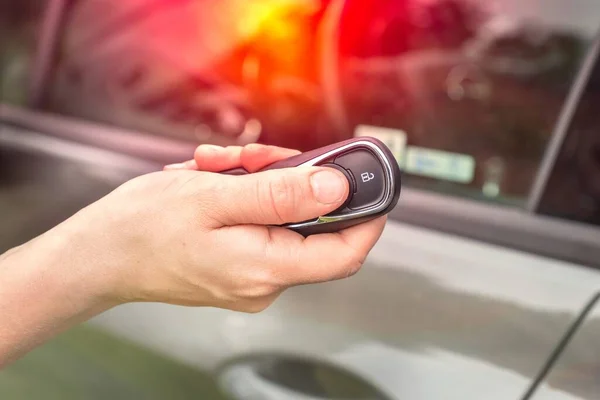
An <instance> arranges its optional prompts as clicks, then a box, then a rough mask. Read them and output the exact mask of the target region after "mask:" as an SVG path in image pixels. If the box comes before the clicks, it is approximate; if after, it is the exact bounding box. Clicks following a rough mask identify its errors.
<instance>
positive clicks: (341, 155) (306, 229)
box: [222, 137, 401, 236]
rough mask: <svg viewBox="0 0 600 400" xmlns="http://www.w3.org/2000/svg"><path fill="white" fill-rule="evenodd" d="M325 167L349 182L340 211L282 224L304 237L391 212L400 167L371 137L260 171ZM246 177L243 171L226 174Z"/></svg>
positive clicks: (272, 165) (398, 186)
mask: <svg viewBox="0 0 600 400" xmlns="http://www.w3.org/2000/svg"><path fill="white" fill-rule="evenodd" d="M302 166H322V167H329V168H335V169H336V170H338V171H340V172H341V173H343V174H344V176H346V179H348V186H349V195H348V198H347V199H346V201H345V203H344V204H343V205H342V206H341V207H339V208H338V209H337V210H335V211H333V212H331V213H329V214H327V215H324V216H321V217H319V218H315V219H312V220H308V221H303V222H298V223H291V224H286V225H283V226H284V227H286V228H289V229H292V230H294V231H296V232H298V233H300V234H302V235H304V236H308V235H313V234H317V233H327V232H337V231H339V230H341V229H345V228H349V227H351V226H354V225H358V224H361V223H363V222H366V221H370V220H372V219H374V218H377V217H379V216H381V215H384V214H387V213H388V212H390V211H391V210H392V209H393V208H394V207H395V206H396V204H397V203H398V198H399V196H400V189H401V182H400V168H399V166H398V162H397V161H396V159H395V158H394V156H393V154H392V153H391V152H390V150H389V149H388V148H387V146H385V145H384V144H383V143H382V142H381V141H379V140H378V139H375V138H372V137H359V138H354V139H350V140H346V141H343V142H339V143H336V144H333V145H329V146H325V147H322V148H319V149H316V150H311V151H308V152H306V153H302V154H299V155H297V156H293V157H290V158H287V159H285V160H281V161H277V162H275V163H273V164H271V165H268V166H267V167H265V168H263V169H262V170H261V171H266V170H271V169H279V168H290V167H302ZM222 173H224V174H230V175H244V174H247V173H248V172H247V171H246V170H245V169H243V168H235V169H231V170H227V171H223V172H222Z"/></svg>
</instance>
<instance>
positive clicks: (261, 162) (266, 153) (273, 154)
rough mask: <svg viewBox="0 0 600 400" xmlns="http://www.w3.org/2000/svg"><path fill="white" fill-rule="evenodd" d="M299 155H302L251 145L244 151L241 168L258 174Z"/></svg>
mask: <svg viewBox="0 0 600 400" xmlns="http://www.w3.org/2000/svg"><path fill="white" fill-rule="evenodd" d="M298 154H300V152H299V151H298V150H292V149H286V148H283V147H277V146H265V145H262V144H249V145H247V146H245V147H244V148H243V150H242V154H241V166H243V167H244V168H245V169H246V171H249V172H256V171H258V170H260V169H263V168H264V167H266V166H267V165H270V164H273V163H274V162H277V161H280V160H283V159H286V158H289V157H292V156H295V155H298Z"/></svg>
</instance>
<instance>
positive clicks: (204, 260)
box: [60, 145, 385, 312]
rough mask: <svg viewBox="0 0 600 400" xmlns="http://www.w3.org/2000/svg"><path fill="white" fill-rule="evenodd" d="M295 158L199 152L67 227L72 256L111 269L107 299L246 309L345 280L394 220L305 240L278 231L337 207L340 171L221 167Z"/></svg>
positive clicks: (279, 152) (274, 151)
mask: <svg viewBox="0 0 600 400" xmlns="http://www.w3.org/2000/svg"><path fill="white" fill-rule="evenodd" d="M295 154H297V152H295V151H293V150H288V149H281V148H276V147H271V146H262V145H249V146H246V147H244V148H241V147H229V148H219V147H214V146H208V145H206V146H200V147H198V149H197V150H196V152H195V157H194V160H190V161H188V162H186V163H183V164H179V165H174V166H168V167H166V168H165V171H163V172H157V173H152V174H149V175H145V176H141V177H139V178H136V179H133V180H132V181H129V182H127V183H125V184H124V185H123V186H121V187H120V188H118V189H117V190H115V191H114V192H113V193H111V194H109V195H108V196H106V197H105V198H103V199H101V200H100V201H98V202H97V203H94V204H93V205H91V206H90V207H88V208H86V209H84V210H82V211H81V212H80V213H78V214H77V215H75V216H74V217H73V218H71V219H70V220H68V221H67V222H66V223H65V224H64V226H63V227H62V228H60V229H62V230H63V231H64V232H70V233H69V237H71V238H72V240H70V241H69V243H70V246H69V250H68V251H70V252H72V254H71V257H70V258H71V259H75V260H86V261H87V263H88V265H87V267H86V270H88V271H90V270H92V271H100V272H101V275H102V276H103V278H104V279H103V280H104V281H105V284H104V285H103V289H102V290H101V292H102V295H103V297H105V298H110V299H113V300H114V299H117V301H118V302H131V301H155V302H165V303H174V304H182V305H193V306H212V307H220V308H226V309H232V310H239V311H245V312H257V311H260V310H263V309H264V308H266V307H267V306H268V305H270V304H271V303H272V302H273V301H274V300H275V298H276V297H277V296H278V295H279V294H280V293H281V292H282V291H283V290H285V289H286V288H289V287H291V286H295V285H301V284H307V283H316V282H324V281H330V280H335V279H341V278H346V277H348V276H350V275H352V274H354V273H356V272H357V271H358V270H359V268H360V267H361V265H362V263H363V261H364V259H365V257H366V256H367V254H368V252H369V251H370V250H371V248H372V247H373V245H374V244H375V242H376V241H377V240H378V238H379V236H380V234H381V232H382V230H383V227H384V223H385V217H382V218H379V219H376V220H373V221H370V222H367V223H365V224H362V225H359V226H355V227H352V228H349V229H346V230H344V231H341V232H338V233H329V234H320V235H313V236H309V237H307V238H304V237H302V236H301V235H299V234H297V233H295V232H293V231H291V230H288V229H285V228H282V227H278V226H273V225H280V224H283V223H289V222H300V221H303V220H307V219H311V218H315V217H318V216H320V215H324V214H327V213H329V212H331V211H333V210H335V209H336V208H338V207H339V206H340V205H341V204H342V203H343V202H344V200H345V198H346V197H347V194H348V184H347V181H346V179H345V178H344V177H343V176H342V175H341V174H340V173H339V172H337V171H335V170H332V169H329V168H323V167H299V168H290V169H280V170H273V171H264V172H258V173H255V174H250V175H244V176H229V175H222V174H216V173H212V172H211V171H221V170H225V169H229V168H235V167H240V166H242V167H244V168H245V169H247V170H248V171H251V172H252V171H257V170H259V169H261V168H263V167H264V166H266V165H268V164H270V163H272V162H275V161H278V160H280V159H283V158H287V157H290V156H292V155H295ZM89 263H93V264H94V265H93V266H90V265H89ZM99 281H102V280H99Z"/></svg>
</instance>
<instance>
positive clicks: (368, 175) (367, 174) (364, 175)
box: [360, 172, 375, 183]
mask: <svg viewBox="0 0 600 400" xmlns="http://www.w3.org/2000/svg"><path fill="white" fill-rule="evenodd" d="M360 179H362V181H363V182H364V183H367V182H369V181H370V180H373V179H375V174H374V173H372V172H363V173H362V174H360Z"/></svg>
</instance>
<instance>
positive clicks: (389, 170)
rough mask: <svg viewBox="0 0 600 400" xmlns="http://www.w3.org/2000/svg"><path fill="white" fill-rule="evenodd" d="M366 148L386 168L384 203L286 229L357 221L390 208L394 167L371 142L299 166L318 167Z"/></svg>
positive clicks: (287, 225) (355, 145)
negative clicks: (322, 163) (356, 149)
mask: <svg viewBox="0 0 600 400" xmlns="http://www.w3.org/2000/svg"><path fill="white" fill-rule="evenodd" d="M365 147H366V148H368V149H369V150H371V151H372V152H373V153H375V155H376V156H377V158H378V159H379V161H380V162H381V164H382V165H383V167H384V173H385V182H386V187H385V196H384V200H383V201H381V202H380V203H379V204H376V205H374V206H371V207H368V208H365V209H362V210H357V211H355V212H351V213H348V214H343V215H326V216H321V217H319V218H316V219H314V220H311V221H305V222H300V223H293V224H285V225H282V226H283V227H286V228H291V229H298V228H304V227H307V226H314V225H321V224H326V223H331V222H338V221H346V220H351V219H355V218H358V217H363V216H368V215H371V214H377V213H378V212H380V211H383V210H384V209H385V208H386V207H388V206H389V205H390V203H391V202H392V200H393V194H394V190H393V189H394V181H393V179H392V177H393V169H392V166H391V165H390V162H389V160H388V158H387V157H386V156H385V153H384V152H383V151H382V150H381V149H380V148H379V147H378V146H377V145H375V144H373V143H371V142H368V141H356V142H353V143H349V144H347V145H345V146H342V147H339V148H337V149H335V150H331V151H328V152H327V153H323V154H321V155H320V156H318V157H315V158H313V159H311V160H309V161H307V162H305V163H302V164H299V165H298V166H299V167H300V166H306V167H312V166H317V164H319V163H320V162H322V161H325V160H327V159H329V158H331V157H333V156H335V155H338V154H341V153H345V152H347V151H348V150H352V149H354V148H365Z"/></svg>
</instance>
